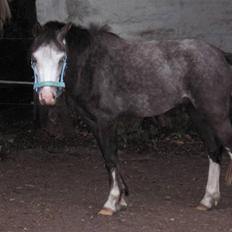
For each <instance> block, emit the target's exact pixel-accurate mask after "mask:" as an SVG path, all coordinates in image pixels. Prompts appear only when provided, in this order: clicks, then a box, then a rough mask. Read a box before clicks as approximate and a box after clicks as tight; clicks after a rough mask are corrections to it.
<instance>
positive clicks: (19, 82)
mask: <svg viewBox="0 0 232 232" xmlns="http://www.w3.org/2000/svg"><path fill="white" fill-rule="evenodd" d="M0 84H6V85H33V82H31V81H7V80H0Z"/></svg>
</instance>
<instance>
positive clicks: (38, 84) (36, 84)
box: [31, 56, 67, 92]
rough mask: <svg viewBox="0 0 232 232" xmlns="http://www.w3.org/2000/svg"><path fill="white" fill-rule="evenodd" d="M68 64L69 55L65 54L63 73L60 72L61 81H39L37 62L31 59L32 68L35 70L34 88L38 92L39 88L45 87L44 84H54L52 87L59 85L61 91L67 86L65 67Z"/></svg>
mask: <svg viewBox="0 0 232 232" xmlns="http://www.w3.org/2000/svg"><path fill="white" fill-rule="evenodd" d="M66 66H67V56H65V58H64V61H63V65H62V69H61V73H60V78H59V81H42V82H40V81H39V78H38V75H37V74H36V71H35V68H36V63H35V62H33V61H31V68H32V69H33V71H34V85H33V89H34V90H35V91H36V92H38V90H39V88H41V87H44V86H52V87H57V88H58V89H59V91H60V92H61V91H62V89H63V88H65V83H64V74H65V69H66Z"/></svg>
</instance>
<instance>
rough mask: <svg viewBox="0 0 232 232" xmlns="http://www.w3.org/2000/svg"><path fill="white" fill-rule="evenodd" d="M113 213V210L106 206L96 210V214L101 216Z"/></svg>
mask: <svg viewBox="0 0 232 232" xmlns="http://www.w3.org/2000/svg"><path fill="white" fill-rule="evenodd" d="M113 214H114V211H113V210H112V209H108V208H103V209H102V210H100V211H99V212H98V215H102V216H112V215H113Z"/></svg>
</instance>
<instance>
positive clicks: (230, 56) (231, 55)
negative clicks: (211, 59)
mask: <svg viewBox="0 0 232 232" xmlns="http://www.w3.org/2000/svg"><path fill="white" fill-rule="evenodd" d="M223 53H224V56H225V58H226V61H227V62H228V63H229V64H230V65H232V53H229V52H223Z"/></svg>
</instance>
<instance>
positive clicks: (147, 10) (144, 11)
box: [37, 0, 232, 51]
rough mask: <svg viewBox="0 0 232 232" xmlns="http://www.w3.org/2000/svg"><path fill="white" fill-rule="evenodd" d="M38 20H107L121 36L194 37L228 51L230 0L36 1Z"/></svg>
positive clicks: (231, 47) (231, 25)
mask: <svg viewBox="0 0 232 232" xmlns="http://www.w3.org/2000/svg"><path fill="white" fill-rule="evenodd" d="M37 16H38V20H39V21H40V22H41V23H42V24H43V23H45V22H47V21H49V20H60V21H64V22H67V21H73V22H75V23H81V24H88V22H100V23H108V24H109V25H110V26H111V27H112V29H113V31H114V32H117V33H119V34H120V35H121V36H123V37H133V38H136V37H139V38H145V39H148V40H149V39H164V38H165V39H170V38H186V37H195V38H201V39H204V40H206V41H208V42H210V43H212V44H214V45H216V46H219V47H221V48H223V49H224V50H228V51H232V1H231V0H66V1H65V0H37Z"/></svg>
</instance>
